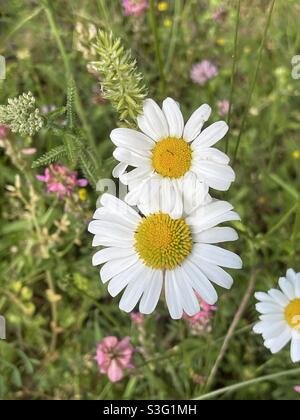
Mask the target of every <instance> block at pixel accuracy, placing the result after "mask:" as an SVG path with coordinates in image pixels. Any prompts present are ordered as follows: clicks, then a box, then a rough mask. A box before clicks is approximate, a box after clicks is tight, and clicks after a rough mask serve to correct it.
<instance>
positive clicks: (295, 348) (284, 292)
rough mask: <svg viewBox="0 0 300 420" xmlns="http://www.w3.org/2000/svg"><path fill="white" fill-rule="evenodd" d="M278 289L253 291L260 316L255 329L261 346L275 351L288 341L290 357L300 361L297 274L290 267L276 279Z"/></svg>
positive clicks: (298, 282) (298, 281)
mask: <svg viewBox="0 0 300 420" xmlns="http://www.w3.org/2000/svg"><path fill="white" fill-rule="evenodd" d="M279 286H280V289H281V291H280V290H278V289H271V290H269V292H268V293H256V294H255V297H256V298H257V299H258V300H259V301H260V302H259V303H258V304H257V305H256V309H257V310H258V312H260V313H261V314H262V315H261V316H260V322H259V323H258V324H256V325H255V327H254V331H255V332H256V333H257V334H262V336H263V338H264V340H265V342H264V345H265V346H266V347H267V348H268V349H270V350H271V352H272V353H278V352H279V351H280V350H282V349H283V348H284V347H285V346H286V345H287V344H288V343H289V342H290V341H291V343H292V344H291V358H292V361H293V362H294V363H296V362H300V273H297V274H296V273H295V271H294V270H292V269H289V270H288V271H287V274H286V277H281V278H280V279H279Z"/></svg>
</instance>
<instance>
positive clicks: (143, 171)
mask: <svg viewBox="0 0 300 420" xmlns="http://www.w3.org/2000/svg"><path fill="white" fill-rule="evenodd" d="M152 173H153V171H152V170H150V169H149V168H143V167H140V168H136V169H133V170H132V171H130V172H127V173H126V174H123V175H121V176H120V181H121V182H122V183H123V184H124V185H128V184H130V183H131V182H137V181H139V182H141V181H143V180H144V179H145V178H149V177H150V176H151V174H152Z"/></svg>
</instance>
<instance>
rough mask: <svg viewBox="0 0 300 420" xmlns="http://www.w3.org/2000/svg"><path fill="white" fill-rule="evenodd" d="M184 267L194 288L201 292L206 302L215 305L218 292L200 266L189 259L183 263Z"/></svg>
mask: <svg viewBox="0 0 300 420" xmlns="http://www.w3.org/2000/svg"><path fill="white" fill-rule="evenodd" d="M182 268H183V270H184V272H185V273H186V275H187V277H188V278H189V280H190V284H191V286H192V287H193V289H194V290H195V291H196V292H198V293H199V295H200V296H201V298H202V299H203V300H205V302H207V303H208V304H209V305H214V304H215V303H216V302H217V300H218V295H217V292H216V290H215V288H214V287H213V285H212V284H211V282H210V281H209V280H208V279H207V278H206V276H205V275H204V274H203V272H202V271H201V270H200V269H199V267H198V266H197V265H196V264H194V263H193V262H192V261H191V260H189V259H187V260H185V262H184V263H183V265H182Z"/></svg>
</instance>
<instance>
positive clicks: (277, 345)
mask: <svg viewBox="0 0 300 420" xmlns="http://www.w3.org/2000/svg"><path fill="white" fill-rule="evenodd" d="M290 340H291V331H290V329H288V328H287V329H285V330H284V332H283V333H282V334H280V335H279V336H277V337H276V338H273V339H270V340H266V341H265V345H266V347H267V348H270V350H271V352H272V353H273V354H275V353H278V352H280V350H282V349H283V348H284V347H285V346H286V345H287V343H288V342H289V341H290Z"/></svg>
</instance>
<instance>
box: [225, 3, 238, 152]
mask: <svg viewBox="0 0 300 420" xmlns="http://www.w3.org/2000/svg"><path fill="white" fill-rule="evenodd" d="M240 13H241V0H237V9H236V23H235V33H234V45H233V55H232V69H231V79H230V95H229V110H228V116H227V124H228V125H229V126H230V122H231V108H232V100H233V92H234V81H235V72H236V65H237V45H238V33H239V26H240ZM228 148H229V137H228V136H227V137H226V144H225V153H227V152H228Z"/></svg>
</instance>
